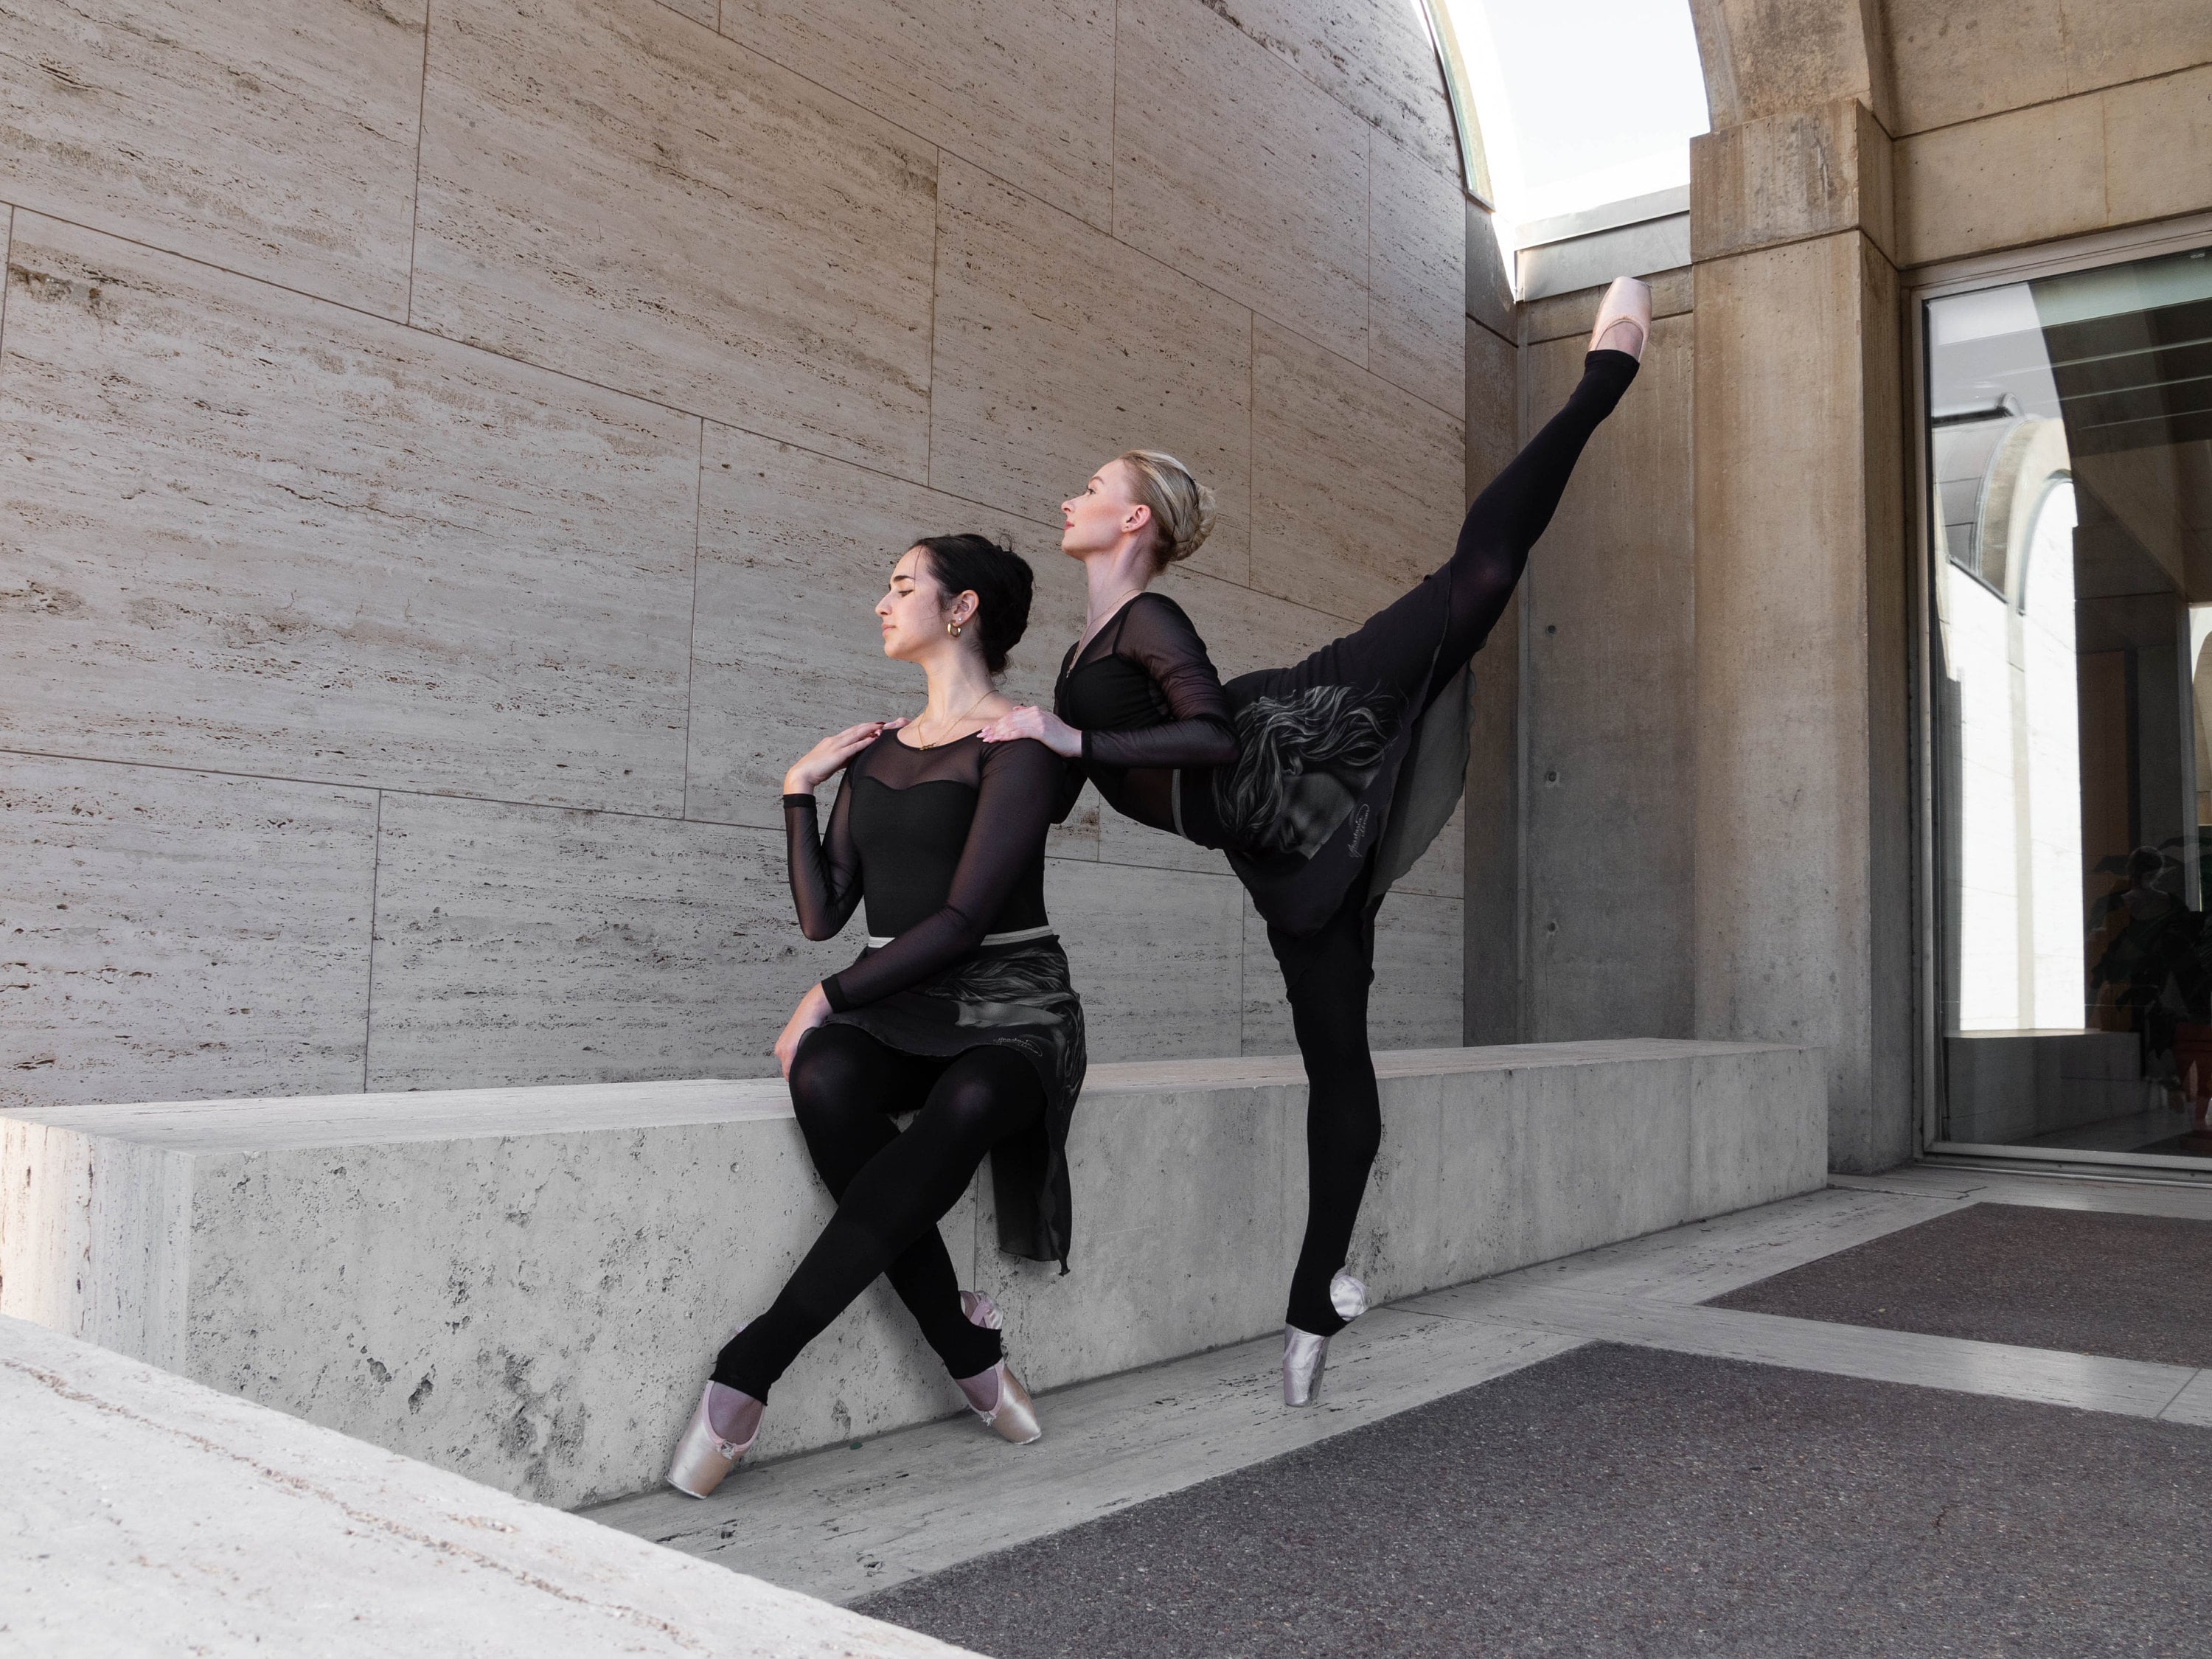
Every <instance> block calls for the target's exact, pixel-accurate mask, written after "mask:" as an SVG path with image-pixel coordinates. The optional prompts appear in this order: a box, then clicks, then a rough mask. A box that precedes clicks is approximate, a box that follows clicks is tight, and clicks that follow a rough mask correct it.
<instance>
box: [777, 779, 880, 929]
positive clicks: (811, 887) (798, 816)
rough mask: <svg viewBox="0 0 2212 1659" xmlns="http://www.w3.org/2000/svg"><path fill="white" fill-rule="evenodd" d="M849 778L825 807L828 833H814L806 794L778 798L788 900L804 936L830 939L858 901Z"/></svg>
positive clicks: (813, 809) (857, 860)
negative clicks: (788, 870) (788, 881)
mask: <svg viewBox="0 0 2212 1659" xmlns="http://www.w3.org/2000/svg"><path fill="white" fill-rule="evenodd" d="M852 782H853V781H852V778H851V776H850V775H848V776H847V778H846V780H845V784H844V787H842V788H840V789H839V790H838V791H837V804H836V805H835V806H833V807H831V808H830V809H829V834H828V835H827V836H823V835H820V834H817V831H816V828H815V822H816V812H817V808H816V806H815V805H814V797H813V796H811V795H786V796H785V797H784V798H783V836H784V841H785V843H786V847H787V854H788V857H789V862H790V866H791V902H792V904H793V907H794V908H796V909H797V910H798V912H799V932H801V933H805V935H806V937H807V938H809V939H835V938H836V937H837V935H838V934H839V933H842V932H843V931H844V927H845V924H846V923H847V922H848V921H851V920H852V919H853V909H854V906H855V905H857V904H859V903H860V890H861V884H860V851H859V849H858V848H855V847H854V845H853V830H852V824H851V822H850V820H851V818H852V799H853V788H852Z"/></svg>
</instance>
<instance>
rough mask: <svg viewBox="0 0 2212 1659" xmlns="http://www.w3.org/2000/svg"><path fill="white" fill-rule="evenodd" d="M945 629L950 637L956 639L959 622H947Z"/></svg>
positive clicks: (958, 631)
mask: <svg viewBox="0 0 2212 1659" xmlns="http://www.w3.org/2000/svg"><path fill="white" fill-rule="evenodd" d="M945 632H946V633H948V634H950V635H952V637H953V638H954V639H956V640H957V639H958V638H959V637H960V624H959V623H945Z"/></svg>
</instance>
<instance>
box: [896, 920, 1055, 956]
mask: <svg viewBox="0 0 2212 1659" xmlns="http://www.w3.org/2000/svg"><path fill="white" fill-rule="evenodd" d="M1059 931H1060V930H1059V929H1058V928H1056V927H1051V926H1049V925H1047V926H1045V927H1023V928H1018V929H1017V930H1016V931H1015V932H1013V933H986V934H984V935H983V938H982V943H983V944H985V945H1026V944H1028V943H1029V942H1030V940H1031V939H1051V938H1052V937H1054V935H1055V934H1056V933H1059ZM897 937H898V935H897V934H896V933H893V934H890V936H889V937H885V936H884V935H883V934H881V933H871V934H869V935H868V948H869V949H870V950H871V951H880V950H882V949H883V948H884V946H885V945H889V944H890V942H891V940H892V939H896V938H897Z"/></svg>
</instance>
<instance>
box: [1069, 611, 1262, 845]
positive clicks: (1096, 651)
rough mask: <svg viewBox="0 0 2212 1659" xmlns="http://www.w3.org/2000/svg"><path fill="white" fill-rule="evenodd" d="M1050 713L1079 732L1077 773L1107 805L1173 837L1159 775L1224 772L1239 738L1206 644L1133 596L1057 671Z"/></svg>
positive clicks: (1182, 622)
mask: <svg viewBox="0 0 2212 1659" xmlns="http://www.w3.org/2000/svg"><path fill="white" fill-rule="evenodd" d="M1053 707H1054V709H1055V710H1056V711H1057V712H1058V714H1059V715H1060V719H1062V720H1066V722H1067V723H1068V724H1069V725H1070V726H1074V727H1075V728H1076V729H1077V730H1078V731H1079V732H1082V733H1083V768H1084V770H1085V772H1086V773H1087V774H1088V775H1090V778H1091V781H1092V782H1094V783H1096V784H1097V786H1098V793H1100V794H1102V795H1103V796H1105V797H1106V804H1107V805H1109V806H1111V807H1112V808H1113V809H1114V810H1115V811H1117V812H1119V813H1121V814H1122V816H1124V817H1132V818H1134V819H1136V820H1137V822H1139V823H1145V824H1149V825H1151V826H1152V828H1153V829H1169V830H1172V829H1175V828H1176V823H1175V811H1174V805H1173V802H1172V799H1171V798H1170V784H1171V781H1172V780H1171V778H1170V773H1169V772H1168V771H1167V770H1164V769H1168V768H1174V767H1178V766H1226V765H1228V764H1229V763H1231V762H1232V761H1234V760H1235V759H1236V758H1237V730H1236V727H1235V726H1232V725H1231V723H1230V719H1229V700H1228V698H1227V697H1226V696H1224V695H1223V693H1222V690H1221V676H1220V675H1219V674H1218V673H1216V672H1215V671H1214V668H1213V662H1212V659H1211V658H1209V657H1208V656H1207V655H1206V641H1203V640H1201V639H1200V638H1199V636H1198V630H1197V629H1195V628H1193V627H1192V626H1191V625H1190V618H1189V617H1186V616H1185V615H1183V612H1182V606H1181V605H1177V604H1176V602H1175V601H1174V600H1173V599H1169V598H1168V597H1167V596H1166V595H1165V594H1164V593H1139V594H1138V595H1137V597H1136V598H1135V599H1132V600H1130V601H1129V602H1128V604H1127V605H1123V606H1122V607H1121V610H1120V611H1116V612H1115V615H1114V616H1113V617H1112V618H1111V619H1109V621H1108V623H1106V625H1105V626H1104V627H1103V628H1102V629H1099V630H1098V631H1097V633H1096V634H1095V635H1092V636H1091V640H1090V642H1089V643H1088V644H1086V645H1085V647H1083V649H1082V651H1081V653H1078V652H1077V651H1076V648H1075V647H1073V646H1070V647H1068V648H1067V655H1066V658H1065V659H1063V660H1062V661H1061V663H1060V683H1059V684H1058V685H1056V686H1055V687H1054V690H1053Z"/></svg>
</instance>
